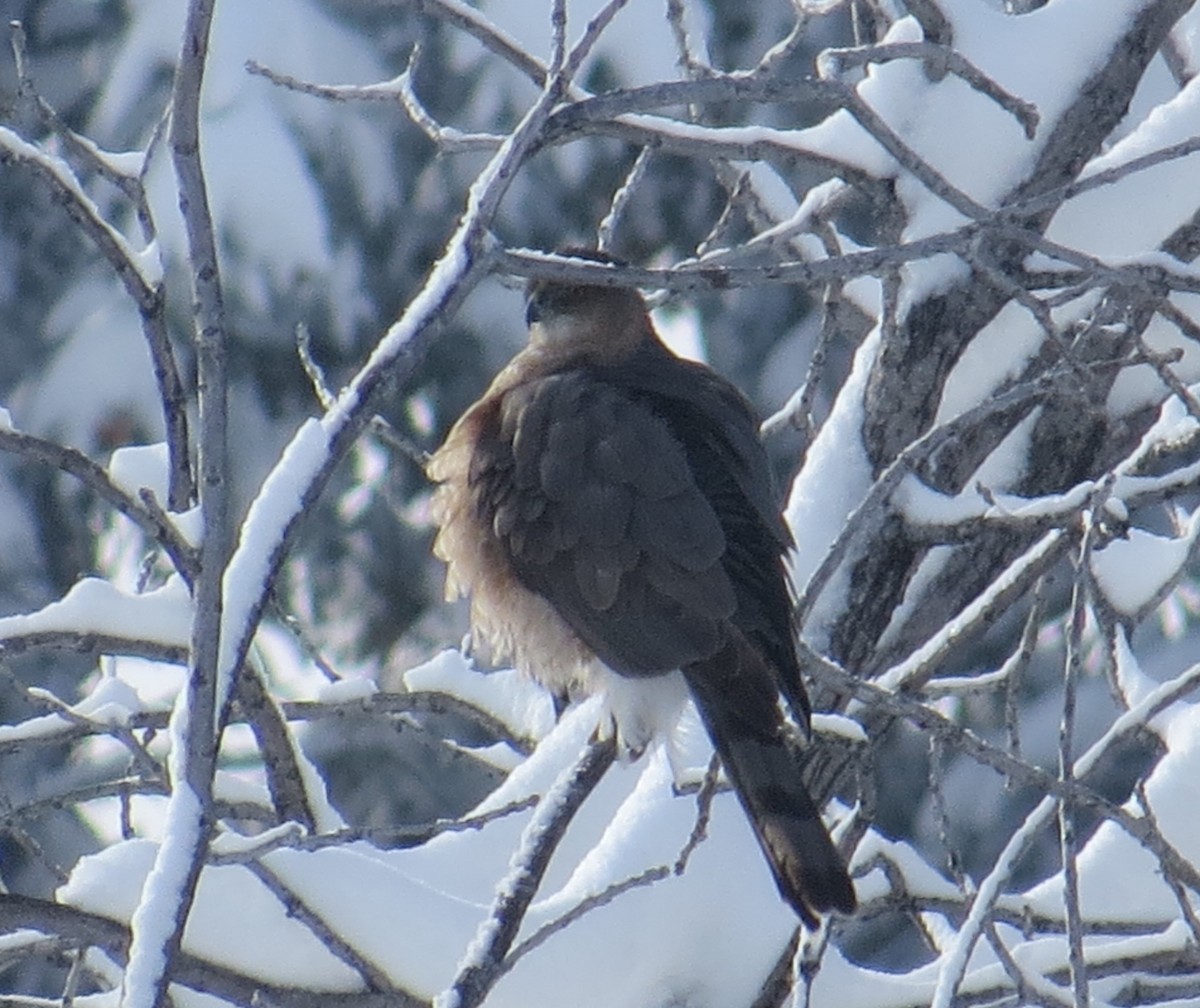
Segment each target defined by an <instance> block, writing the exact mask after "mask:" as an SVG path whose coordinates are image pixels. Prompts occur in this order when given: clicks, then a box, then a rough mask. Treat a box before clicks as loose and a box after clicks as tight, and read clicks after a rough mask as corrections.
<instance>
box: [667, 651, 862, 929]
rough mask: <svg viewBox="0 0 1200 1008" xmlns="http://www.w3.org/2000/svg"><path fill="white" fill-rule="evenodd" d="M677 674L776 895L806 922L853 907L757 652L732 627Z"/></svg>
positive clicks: (771, 678)
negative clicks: (724, 640) (717, 646)
mask: <svg viewBox="0 0 1200 1008" xmlns="http://www.w3.org/2000/svg"><path fill="white" fill-rule="evenodd" d="M683 674H684V677H685V678H686V679H687V683H688V686H689V688H690V689H691V693H692V698H693V699H694V700H695V702H696V707H697V708H698V709H699V711H700V717H701V719H702V720H703V721H704V725H705V727H706V728H707V729H708V734H709V737H710V738H711V739H712V742H713V745H714V747H715V748H716V750H717V753H718V755H720V757H721V762H722V764H724V767H725V773H726V774H727V775H728V777H729V779H730V781H731V782H732V784H733V786H734V789H735V790H736V791H737V795H738V798H739V799H740V801H741V803H742V808H743V809H745V811H746V815H747V817H748V818H749V820H750V824H751V826H753V827H754V833H755V835H756V836H757V837H758V842H759V844H760V846H761V847H762V850H763V853H764V854H765V855H766V857H767V862H768V863H769V864H770V866H771V872H772V874H773V875H774V876H775V883H776V885H778V886H779V891H780V893H781V894H782V895H783V898H784V899H785V900H787V902H788V903H789V904H791V906H792V907H793V908H794V909H795V911H796V913H798V914H799V915H800V917H801V918H802V919H803V920H804V922H805V923H806V924H808V925H809V926H810V927H815V926H816V925H817V922H818V917H817V915H818V914H819V913H822V912H826V911H830V910H839V911H841V912H842V913H851V912H853V910H854V908H855V905H856V900H855V897H854V886H853V885H852V884H851V882H850V877H849V875H847V873H846V868H845V865H844V864H843V863H842V859H841V856H840V855H839V854H838V852H837V850H836V849H835V848H834V846H833V842H832V841H831V840H830V838H829V834H828V832H826V830H825V825H824V823H822V821H821V814H820V812H819V811H818V809H817V807H816V805H815V804H814V803H813V800H812V798H811V797H810V796H809V794H808V791H807V789H806V788H805V787H804V781H803V777H802V774H803V768H804V762H803V759H802V758H801V755H800V752H799V751H798V749H797V748H796V742H795V741H794V740H793V739H792V737H791V735H792V732H791V731H790V730H789V728H788V726H787V722H786V721H785V719H784V715H783V711H782V710H781V708H780V705H779V700H778V695H779V693H778V689H777V687H776V685H775V677H774V676H773V675H772V674H771V671H770V669H769V668H768V667H767V665H766V664H765V662H764V661H763V659H762V656H761V655H760V654H759V653H758V652H757V650H756V649H755V648H754V647H753V646H752V645H751V644H750V642H749V641H747V640H746V638H745V637H744V636H742V634H741V633H739V632H738V631H733V633H732V634H731V640H730V642H729V643H728V644H727V645H726V646H725V647H724V648H722V649H721V650H720V651H719V652H717V654H716V655H714V656H713V657H712V658H707V659H705V660H704V661H700V662H696V663H695V664H693V665H689V666H687V667H686V668H685V669H684V670H683Z"/></svg>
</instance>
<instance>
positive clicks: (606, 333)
mask: <svg viewBox="0 0 1200 1008" xmlns="http://www.w3.org/2000/svg"><path fill="white" fill-rule="evenodd" d="M559 254H560V255H565V256H572V257H574V258H578V259H588V260H591V261H592V262H601V263H609V264H612V265H614V266H621V265H625V264H624V263H623V262H622V261H621V260H619V259H615V258H613V257H612V256H610V255H608V254H607V253H604V252H599V251H597V250H596V249H588V248H575V247H571V248H564V249H560V250H559ZM525 321H526V323H527V324H528V325H529V331H530V339H531V341H532V342H533V343H535V344H538V343H552V344H561V343H571V344H594V346H595V349H597V350H603V351H604V352H606V353H613V352H616V353H620V352H621V351H623V350H629V349H632V348H633V346H634V345H636V344H637V343H640V342H641V341H642V339H643V338H644V337H645V336H646V335H647V333H648V332H650V331H651V330H650V324H649V319H648V317H647V315H646V303H645V301H643V300H642V295H641V294H640V293H638V291H636V290H634V289H632V288H628V287H606V286H603V285H601V284H581V283H574V282H571V281H567V280H531V281H530V282H529V286H528V287H527V288H526V289H525Z"/></svg>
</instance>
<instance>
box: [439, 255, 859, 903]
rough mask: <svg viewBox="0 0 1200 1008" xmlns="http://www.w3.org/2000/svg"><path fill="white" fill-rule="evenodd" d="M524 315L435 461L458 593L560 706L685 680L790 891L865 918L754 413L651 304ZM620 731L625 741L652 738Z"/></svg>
mask: <svg viewBox="0 0 1200 1008" xmlns="http://www.w3.org/2000/svg"><path fill="white" fill-rule="evenodd" d="M577 254H581V255H587V256H588V257H590V258H595V257H596V256H595V254H594V253H577ZM527 318H528V322H529V324H530V339H529V343H528V345H527V346H526V348H525V349H524V350H522V351H521V352H520V353H519V354H517V356H516V357H514V358H513V359H512V361H510V362H509V364H508V365H507V366H506V367H505V368H504V369H503V370H502V371H501V372H500V373H499V375H497V377H496V379H495V380H494V381H493V382H492V384H491V387H490V388H489V389H488V390H487V392H486V393H485V394H484V395H483V397H482V398H481V399H480V400H479V401H478V402H476V403H475V404H474V405H472V406H471V407H470V408H469V409H468V410H467V411H466V413H465V414H464V415H463V416H462V418H461V419H460V420H459V421H458V422H457V423H456V424H455V426H454V427H453V429H452V430H451V431H450V434H449V435H448V436H447V438H446V441H445V443H444V444H443V445H442V447H441V448H440V449H439V450H438V451H437V453H436V454H435V455H434V456H433V458H432V460H431V462H430V466H429V472H430V476H431V477H432V478H433V479H434V480H435V481H436V482H437V483H438V484H439V486H438V489H437V492H436V494H435V498H434V515H435V520H436V521H437V524H438V526H439V530H438V534H437V539H436V543H435V547H434V548H435V552H436V553H437V555H438V556H439V557H441V558H442V559H443V560H445V561H446V563H447V564H448V574H447V592H448V594H449V595H450V597H456V596H458V595H464V594H469V595H470V598H471V621H472V627H473V631H474V633H475V634H476V636H477V637H479V638H482V639H483V640H485V641H486V642H488V643H489V644H490V646H491V648H492V650H493V653H494V654H495V656H496V657H497V658H500V659H505V660H511V661H512V662H513V663H514V664H515V665H516V666H517V667H518V668H519V669H521V670H523V671H524V672H526V673H528V674H530V675H531V676H533V677H534V678H535V679H536V680H538V681H539V682H540V683H542V684H543V685H544V686H546V687H547V688H549V689H552V690H554V691H556V692H557V693H559V694H564V693H568V692H579V691H598V690H605V689H607V688H609V687H612V686H617V685H620V686H622V687H623V692H624V693H625V694H626V695H630V693H631V692H632V695H633V696H634V697H635V698H636V697H637V695H638V690H639V689H641V688H643V687H653V685H654V684H655V683H660V682H662V680H660V679H659V678H658V677H664V676H669V675H671V674H672V673H674V672H675V671H676V670H680V671H681V672H682V674H683V679H684V681H685V682H686V684H687V688H688V691H689V692H690V694H691V697H692V699H693V701H694V702H695V704H696V707H697V709H698V710H699V713H700V717H701V719H702V720H703V722H704V725H705V727H706V728H707V730H708V734H709V736H710V737H711V739H712V742H713V745H714V746H715V748H716V751H717V752H718V754H719V755H720V757H721V761H722V763H723V765H724V767H725V771H726V773H727V775H728V776H729V779H730V780H731V782H732V783H733V786H734V788H735V789H736V791H737V795H738V797H739V799H740V800H741V804H742V807H743V808H744V809H745V811H746V815H747V816H748V817H749V820H750V823H751V824H752V826H753V828H754V832H755V834H756V836H757V837H758V841H759V844H760V845H761V847H762V850H763V853H764V854H765V855H766V858H767V861H768V863H769V864H770V866H771V871H772V873H773V874H774V877H775V881H776V883H777V884H778V886H779V890H780V892H781V893H782V895H783V897H784V898H785V899H786V900H787V902H788V903H789V904H791V906H792V907H793V908H794V909H795V910H796V912H797V913H798V914H799V915H800V917H801V918H803V920H804V921H805V922H806V923H808V924H809V925H810V926H812V925H815V924H816V922H817V919H818V918H817V915H818V914H819V913H821V912H825V911H830V910H838V911H841V912H843V913H850V912H852V911H853V910H854V908H855V896H854V889H853V886H852V884H851V882H850V879H849V877H848V875H847V873H846V869H845V867H844V865H843V863H842V859H841V858H840V856H839V855H838V853H837V851H836V849H835V848H834V846H833V844H832V842H831V841H830V838H829V835H828V833H827V832H826V830H825V827H824V825H823V823H822V822H821V817H820V813H819V812H818V810H817V807H816V805H815V804H814V802H813V800H812V799H811V797H810V796H809V794H808V792H807V790H806V789H805V787H804V784H803V781H802V770H803V758H802V754H801V752H800V751H799V749H798V748H797V745H798V743H797V741H796V739H795V737H794V736H795V735H796V732H795V729H794V728H793V727H792V726H790V725H789V723H788V718H787V716H786V715H785V712H784V708H783V707H782V706H781V703H780V698H781V696H782V698H783V699H784V700H785V701H786V703H787V706H788V708H789V709H790V710H791V712H792V714H793V716H794V718H795V720H796V721H797V722H799V723H800V724H801V725H803V726H804V727H805V728H807V725H808V720H809V715H810V710H809V703H808V697H807V695H806V694H805V691H804V685H803V682H802V680H801V675H800V669H799V665H798V663H797V658H796V650H795V643H794V637H793V634H794V630H793V619H792V611H793V610H792V599H791V595H790V592H789V589H788V582H787V579H786V573H785V569H784V558H785V555H786V553H787V551H788V550H789V548H790V546H791V538H790V536H789V534H788V531H787V527H786V525H785V524H784V522H783V519H782V517H781V516H780V513H779V508H778V505H777V502H776V498H775V495H774V492H773V485H772V484H773V481H772V479H771V473H770V470H769V466H768V462H767V457H766V454H765V452H764V450H763V447H762V444H761V442H760V440H759V436H758V430H757V425H756V422H755V419H754V413H753V411H752V409H751V408H750V406H749V404H748V403H747V401H746V400H745V398H744V397H743V396H742V395H741V393H739V392H738V390H737V389H736V388H734V386H733V385H731V384H730V383H729V382H728V381H726V380H725V379H723V378H721V377H720V376H719V375H717V374H716V373H715V372H714V371H712V370H711V369H709V368H707V367H705V366H703V365H701V364H697V363H694V362H691V361H687V360H683V359H681V358H679V357H676V356H675V355H674V354H672V353H671V351H670V350H668V349H667V347H666V346H665V345H664V344H663V343H662V342H661V340H660V339H659V337H658V335H657V333H656V332H655V330H654V327H653V324H652V323H651V320H650V317H649V315H648V314H647V311H646V306H645V303H644V302H643V300H642V297H641V295H640V294H638V293H637V292H636V291H633V290H628V289H623V288H616V287H602V286H593V285H588V284H574V283H565V282H561V281H542V282H534V283H531V284H530V286H529V290H528V314H527ZM631 686H632V687H633V688H632V691H631V690H630V687H631ZM648 691H649V692H653V689H652V688H651V689H649V690H648ZM613 692H614V693H615V692H618V691H617V690H613ZM627 706H628V705H627ZM633 706H634V707H636V706H637V703H636V699H635V702H634V705H633ZM616 718H617V722H618V723H617V731H618V732H619V733H621V735H622V741H623V742H624V743H625V744H626V745H627V746H628V747H631V748H634V749H637V748H640V747H641V746H643V745H645V743H646V742H647V741H649V739H648V738H644V737H641V738H639V737H638V736H639V734H640V733H641V731H642V729H641V728H639V727H638V726H631V724H630V723H628V722H629V720H630V718H629V716H628V714H626V715H625V717H624V718H622V715H621V712H620V711H619V710H618V711H617V713H616ZM634 720H636V719H634ZM642 727H643V728H644V726H642ZM653 729H654V726H653V725H652V724H651V725H650V726H649V730H653Z"/></svg>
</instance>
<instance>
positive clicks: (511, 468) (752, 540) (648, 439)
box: [470, 359, 794, 675]
mask: <svg viewBox="0 0 1200 1008" xmlns="http://www.w3.org/2000/svg"><path fill="white" fill-rule="evenodd" d="M672 360H673V359H672ZM643 385H644V383H642V382H641V381H639V379H638V374H637V369H633V370H630V369H623V370H620V371H617V370H615V369H612V368H591V369H579V370H573V371H566V372H561V373H557V374H551V375H548V376H544V377H540V378H537V379H534V380H532V381H529V382H526V383H524V384H521V385H518V386H516V387H515V388H511V389H509V390H508V391H507V392H505V393H504V394H503V398H502V400H501V403H500V407H499V410H498V412H497V414H496V420H495V421H494V422H493V423H491V424H488V425H487V429H485V430H484V431H481V436H480V438H479V441H478V442H477V444H476V447H475V451H474V454H473V458H472V467H471V473H470V483H471V488H472V491H473V496H474V499H475V501H476V506H477V508H478V518H479V520H480V521H481V522H484V523H486V524H487V525H489V526H490V527H491V529H492V531H493V532H494V534H495V536H496V537H497V540H498V541H499V543H500V544H501V546H502V548H503V549H504V551H505V553H506V555H507V558H508V560H509V563H510V564H511V566H512V568H513V570H514V572H515V573H516V575H517V576H518V578H519V579H520V580H521V582H522V583H523V584H524V585H525V586H526V587H528V588H529V589H531V590H532V591H534V592H536V593H537V594H539V595H541V596H542V597H543V598H545V599H546V600H547V601H549V602H550V603H551V605H552V606H553V607H554V609H555V610H556V611H557V612H558V613H559V615H561V616H562V618H563V619H564V620H565V621H566V622H567V623H568V625H570V626H571V628H572V629H573V630H574V631H575V633H576V634H577V635H578V636H579V637H580V639H581V640H582V641H583V642H584V643H585V644H586V645H587V646H588V647H589V648H590V649H592V650H593V651H594V652H595V653H596V654H597V655H598V656H599V657H600V658H601V659H602V660H603V661H604V662H605V664H607V665H609V666H610V667H611V668H613V669H614V670H615V671H618V672H622V673H624V674H626V675H646V674H654V673H661V672H666V671H668V670H671V669H674V668H679V667H680V666H682V665H686V664H688V663H690V662H694V661H697V660H699V659H702V658H706V657H709V656H711V655H712V654H713V653H714V652H715V651H716V650H717V649H718V647H719V646H720V644H721V640H722V624H724V623H726V622H727V621H731V620H732V621H734V622H735V623H738V624H740V622H741V620H740V619H739V617H748V618H750V619H751V622H755V623H757V622H763V623H764V624H765V623H766V622H769V621H770V620H769V619H768V617H767V616H765V615H762V614H761V613H760V614H759V616H761V619H760V618H759V616H756V615H755V613H756V610H763V609H764V608H765V609H774V610H778V609H779V605H778V600H777V599H774V598H773V597H772V598H770V599H768V601H767V602H766V603H763V602H762V601H761V600H758V601H757V602H756V600H755V598H754V597H749V598H748V597H746V596H747V594H748V593H749V595H750V596H755V597H756V596H758V595H761V594H763V585H765V586H766V594H767V595H768V596H771V595H772V593H774V594H775V595H780V596H781V598H782V605H783V609H782V631H781V632H782V633H783V635H784V636H785V637H786V638H787V647H788V649H789V653H790V648H791V641H790V622H789V617H788V615H787V592H786V588H785V587H784V586H783V578H782V571H781V568H780V559H779V557H780V553H781V551H782V549H783V545H784V544H783V543H781V542H780V541H779V537H778V534H777V533H776V532H775V531H774V530H772V529H769V528H767V527H766V526H765V524H764V522H763V520H762V518H761V517H760V516H759V514H758V513H757V512H758V509H757V507H756V506H755V505H756V504H757V502H755V501H751V500H749V499H747V495H746V494H745V493H744V492H742V490H741V489H740V487H739V485H738V482H739V469H738V463H739V460H738V459H737V458H732V459H731V458H730V457H729V456H731V455H734V456H736V455H737V454H738V452H737V449H736V445H735V444H734V443H733V442H731V441H730V438H729V435H730V434H732V433H734V432H731V431H728V430H727V429H723V428H727V426H728V425H722V424H721V423H720V422H719V421H720V419H721V417H720V414H719V413H718V415H717V421H718V422H716V423H714V421H713V420H705V419H704V418H706V417H710V416H711V415H712V411H711V410H706V409H703V408H702V409H700V410H699V411H698V416H697V420H698V424H696V425H693V424H687V423H686V420H687V419H688V418H686V417H682V418H681V416H680V414H679V412H678V409H677V408H675V407H673V406H672V403H671V401H670V399H669V398H668V397H666V396H663V395H662V394H660V393H659V392H658V391H657V390H655V389H647V388H645V387H643ZM701 405H702V406H703V405H705V404H701ZM743 412H744V408H743ZM726 419H728V418H726ZM681 422H683V423H684V425H685V426H686V427H687V429H686V430H681V429H680V427H679V425H680V423H681ZM741 426H742V427H744V428H746V429H748V430H749V431H750V436H751V437H753V436H754V435H753V429H754V428H753V421H752V419H751V418H750V417H749V415H748V414H747V415H745V416H744V418H742V420H741ZM758 451H759V453H760V454H761V449H758ZM706 456H708V457H706ZM742 468H745V467H744V465H743V466H742ZM755 475H756V476H757V475H758V474H755ZM775 520H776V521H777V520H778V516H777V512H776V513H775ZM747 544H749V554H747V552H746V550H747ZM755 553H758V554H762V555H761V556H755V555H754V554H755ZM760 568H762V569H760ZM772 615H777V614H772ZM776 623H778V620H777V619H776ZM743 629H744V630H746V631H747V632H748V633H751V634H752V635H753V630H754V629H757V628H753V627H751V628H743ZM763 629H765V626H764V628H763ZM776 629H777V630H778V629H779V628H778V626H777V628H776ZM792 660H793V662H794V659H792Z"/></svg>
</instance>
